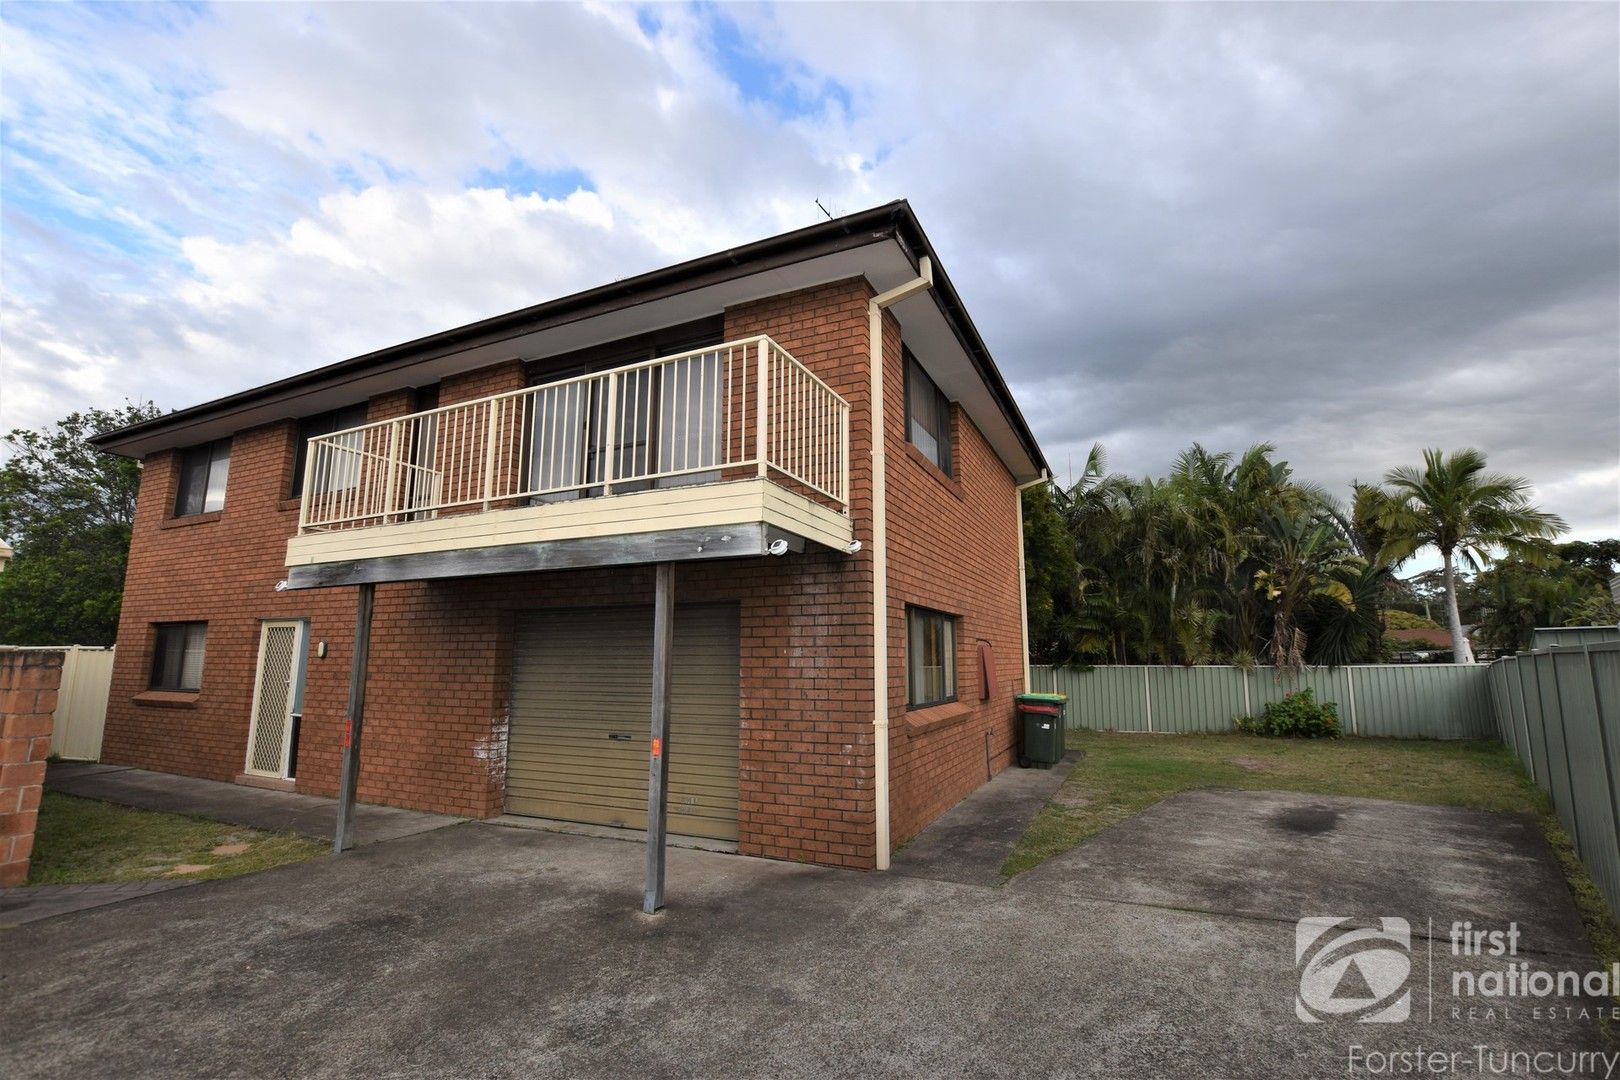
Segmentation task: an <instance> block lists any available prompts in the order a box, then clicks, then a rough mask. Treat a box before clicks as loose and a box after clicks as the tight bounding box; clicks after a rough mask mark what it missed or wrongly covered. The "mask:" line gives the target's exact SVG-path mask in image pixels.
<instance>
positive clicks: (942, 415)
mask: <svg viewBox="0 0 1620 1080" xmlns="http://www.w3.org/2000/svg"><path fill="white" fill-rule="evenodd" d="M905 355H906V438H907V439H908V440H910V442H911V445H912V446H915V447H916V448H917V449H918V450H920V451H922V455H923V457H925V458H927V459H928V460H929V461H931V462H933V463H934V464H935V465H937V466H939V468H940V471H941V472H943V473H945V475H947V476H950V475H952V469H951V403H950V402H949V401H947V400H946V398H945V395H944V394H942V393H940V390H939V387H938V386H935V385H934V380H933V379H930V378H929V377H928V372H926V371H924V370H923V369H922V365H921V364H919V363H917V358H916V357H915V356H912V355H911V352H910V351H909V350H907V352H906V354H905Z"/></svg>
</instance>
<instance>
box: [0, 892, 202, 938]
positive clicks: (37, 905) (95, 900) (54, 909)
mask: <svg viewBox="0 0 1620 1080" xmlns="http://www.w3.org/2000/svg"><path fill="white" fill-rule="evenodd" d="M195 884H197V883H196V882H195V881H123V882H118V883H116V884H110V885H24V886H19V887H18V888H14V889H0V929H4V928H5V927H8V926H21V925H22V924H23V923H27V922H33V921H34V920H36V919H49V918H51V917H53V916H56V915H68V914H71V913H73V912H75V911H87V910H89V909H90V908H94V907H102V906H104V905H106V904H118V903H122V902H123V901H125V900H133V899H134V898H135V897H137V896H150V895H152V894H153V893H160V892H168V891H169V890H170V889H181V888H184V887H186V886H187V885H195Z"/></svg>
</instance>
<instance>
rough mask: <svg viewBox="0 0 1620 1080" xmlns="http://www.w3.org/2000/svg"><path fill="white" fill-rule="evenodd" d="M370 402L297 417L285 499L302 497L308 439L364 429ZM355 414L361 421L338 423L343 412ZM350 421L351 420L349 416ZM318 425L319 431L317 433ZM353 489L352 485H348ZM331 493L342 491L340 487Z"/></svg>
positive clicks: (307, 459)
mask: <svg viewBox="0 0 1620 1080" xmlns="http://www.w3.org/2000/svg"><path fill="white" fill-rule="evenodd" d="M369 408H370V403H369V402H365V401H359V402H355V403H354V404H352V405H343V406H340V407H339V408H336V409H327V410H326V411H325V412H319V413H314V414H312V415H310V416H301V417H299V418H298V423H297V426H296V427H295V428H294V429H293V471H292V479H291V480H290V481H289V482H288V484H287V498H289V499H301V498H303V497H304V470H305V468H306V467H307V465H308V463H309V440H311V439H318V438H320V437H321V436H322V435H331V434H332V433H333V432H337V431H347V430H348V429H349V428H356V427H363V426H365V425H366V424H367V423H369V422H370V421H369V419H368V418H367V412H368V411H369ZM346 412H347V413H352V412H358V414H359V416H360V422H359V423H357V424H345V423H342V422H341V417H342V415H343V414H344V413H346ZM349 419H351V420H352V419H353V417H352V416H351V417H349ZM317 426H319V428H320V429H321V430H316V428H317ZM350 486H352V485H350ZM332 490H335V491H340V490H343V489H342V488H341V487H337V488H333V489H332Z"/></svg>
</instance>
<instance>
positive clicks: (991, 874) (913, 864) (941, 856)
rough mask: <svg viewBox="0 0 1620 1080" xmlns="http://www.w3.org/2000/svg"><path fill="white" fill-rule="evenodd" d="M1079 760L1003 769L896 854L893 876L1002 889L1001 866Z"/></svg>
mask: <svg viewBox="0 0 1620 1080" xmlns="http://www.w3.org/2000/svg"><path fill="white" fill-rule="evenodd" d="M1077 756H1078V755H1076V754H1070V755H1069V756H1068V757H1067V758H1065V759H1064V760H1063V761H1061V762H1059V763H1058V764H1057V765H1054V766H1053V767H1052V768H1050V769H1019V768H1011V769H1004V770H1003V771H1002V772H1001V773H1000V774H999V775H997V776H996V777H995V778H994V779H992V780H991V781H990V782H989V783H987V784H985V785H983V786H982V787H980V788H979V789H978V790H977V791H975V792H974V793H973V794H971V795H969V796H968V797H967V798H965V799H963V800H962V801H961V802H959V803H957V804H956V805H955V806H953V807H951V809H949V810H947V811H946V812H945V813H944V814H943V815H941V816H940V817H939V818H938V819H936V820H935V821H934V822H933V823H931V824H930V825H929V826H928V828H926V829H924V830H923V831H922V832H921V833H920V834H919V835H918V836H917V838H916V839H914V840H913V841H912V842H911V843H909V844H907V845H906V846H905V847H904V848H902V849H901V850H900V851H898V852H896V853H895V855H894V858H893V859H892V860H891V861H890V864H889V870H890V872H891V873H895V874H902V875H904V876H906V877H920V878H932V879H933V880H935V881H956V882H961V883H962V884H964V885H1000V884H1001V866H1002V864H1003V863H1005V862H1006V861H1007V856H1009V855H1011V854H1012V852H1013V848H1015V847H1017V846H1018V840H1019V838H1020V837H1022V836H1023V835H1024V830H1025V829H1026V828H1028V827H1029V823H1030V821H1031V820H1033V819H1034V817H1035V815H1036V814H1038V813H1040V811H1041V808H1042V807H1044V806H1045V805H1046V804H1047V802H1048V800H1050V799H1051V798H1052V796H1053V795H1055V794H1057V791H1058V789H1059V788H1061V787H1062V786H1063V781H1064V780H1066V779H1068V776H1069V770H1070V769H1071V768H1073V767H1074V761H1075V758H1076V757H1077Z"/></svg>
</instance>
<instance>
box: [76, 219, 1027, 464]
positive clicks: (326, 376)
mask: <svg viewBox="0 0 1620 1080" xmlns="http://www.w3.org/2000/svg"><path fill="white" fill-rule="evenodd" d="M895 256H899V257H895ZM924 256H926V257H927V258H928V259H929V260H930V262H931V263H932V264H933V278H934V287H933V288H932V289H930V290H928V291H927V292H926V293H924V294H920V295H919V296H918V297H916V298H913V299H910V300H906V301H902V302H901V303H900V304H898V305H896V306H895V307H894V308H893V309H891V310H892V311H893V312H894V313H895V314H896V317H898V318H900V319H901V320H902V324H903V325H904V326H906V330H907V332H908V334H909V332H910V330H911V326H910V325H909V324H908V322H907V320H914V321H917V322H918V327H919V332H923V333H927V332H929V330H930V328H931V327H933V326H934V325H935V324H938V326H940V327H942V328H943V330H944V331H946V332H948V339H949V340H953V341H954V345H955V347H956V349H959V350H960V353H961V355H962V356H963V357H965V359H966V361H967V363H968V364H970V365H971V369H972V372H973V373H974V375H976V380H975V381H977V382H978V383H979V384H980V385H981V386H982V387H983V388H984V390H985V391H987V393H986V394H972V393H970V392H969V391H970V388H969V387H967V386H966V384H965V382H964V381H963V380H961V379H958V380H957V381H956V383H955V385H947V383H950V382H951V380H950V379H949V378H948V377H947V378H939V377H937V376H936V381H938V382H940V383H941V385H942V387H943V388H944V389H946V391H947V393H950V394H951V396H953V397H959V398H961V399H962V401H963V405H964V408H967V407H968V405H969V399H970V398H971V399H972V405H973V409H972V410H970V415H972V416H973V418H974V420H975V422H977V423H978V424H979V426H980V428H981V430H984V431H985V434H986V436H987V437H988V438H990V441H991V443H992V445H993V446H995V447H996V449H997V452H998V454H1000V456H1001V457H1002V459H1003V461H1005V462H1007V464H1008V466H1009V468H1011V469H1012V471H1013V473H1014V475H1015V476H1018V477H1019V478H1020V479H1031V478H1033V477H1034V476H1038V475H1040V473H1041V472H1042V471H1044V470H1046V469H1047V463H1046V459H1045V457H1044V456H1043V455H1042V454H1041V451H1040V447H1039V446H1038V445H1037V443H1036V441H1035V436H1034V434H1033V433H1032V432H1031V431H1030V429H1029V425H1028V423H1027V422H1026V421H1025V419H1024V416H1023V413H1022V412H1021V411H1020V410H1019V408H1018V404H1017V402H1015V401H1014V400H1013V397H1012V391H1011V390H1009V389H1008V387H1007V383H1006V380H1005V379H1004V378H1003V377H1002V375H1001V372H1000V370H999V369H998V368H997V366H996V363H995V361H994V359H993V358H992V357H991V355H990V350H989V348H988V347H987V346H986V345H985V343H984V340H983V338H982V337H980V335H979V332H978V329H977V327H975V326H974V324H973V320H972V318H971V317H970V316H969V315H968V313H967V310H966V308H965V307H964V306H963V304H962V301H961V298H960V297H959V296H958V295H957V292H956V289H955V287H954V286H953V285H952V283H951V279H950V276H949V275H948V274H947V273H946V272H945V269H944V266H943V265H942V264H941V262H940V260H939V257H938V255H937V254H936V253H935V251H934V247H933V245H932V244H931V243H930V242H929V240H928V236H927V234H926V233H924V232H923V229H922V224H921V223H920V222H919V221H918V220H917V216H916V214H915V212H914V211H913V210H912V209H911V204H910V203H908V202H906V201H905V200H903V199H902V200H898V201H896V202H891V203H887V204H885V205H883V206H878V207H873V208H872V209H870V210H862V211H859V212H857V213H853V214H848V215H845V216H843V217H838V218H833V219H831V220H829V221H825V222H821V223H818V224H816V225H812V226H809V227H808V228H803V229H797V230H794V231H792V232H787V233H782V234H780V235H777V236H772V237H768V238H766V239H763V240H758V241H755V242H754V243H751V244H746V245H743V246H741V247H737V248H731V249H728V250H726V251H717V252H715V253H713V254H711V255H705V256H703V257H701V258H697V259H692V260H689V261H687V262H683V263H677V264H676V265H673V266H668V267H664V268H662V269H659V270H653V271H650V272H648V273H645V274H639V275H637V276H635V277H630V278H625V279H623V280H621V281H616V282H613V283H611V284H607V285H600V286H597V287H595V288H592V289H586V290H585V291H583V292H577V293H573V294H571V295H568V296H563V297H559V298H557V299H555V300H548V301H546V302H545V303H541V304H535V305H533V306H531V307H526V308H522V309H520V310H517V311H512V312H508V313H506V314H504V315H497V316H494V317H493V318H488V319H483V320H480V321H478V322H473V323H468V324H466V325H464V326H458V327H454V328H452V329H449V330H444V331H441V332H439V333H435V334H430V335H428V336H427V337H422V338H417V339H416V340H413V341H407V342H402V343H401V344H398V345H391V346H389V347H387V348H384V349H379V350H376V351H374V352H369V353H364V354H362V355H360V356H355V357H351V358H349V359H347V360H342V361H339V362H337V363H334V364H328V365H325V366H323V367H318V368H314V369H312V370H310V371H306V372H301V373H299V374H297V375H292V376H289V377H288V378H285V379H279V380H277V381H275V382H269V383H265V384H263V385H261V386H257V387H254V388H252V389H249V390H244V391H241V392H239V393H236V394H230V395H227V396H225V397H221V398H216V399H215V400H213V401H207V402H204V403H202V404H200V405H193V406H191V407H189V408H185V409H180V410H177V411H175V412H172V413H168V414H166V415H164V416H161V417H158V418H156V419H153V420H146V421H142V422H141V423H138V424H131V425H129V426H128V427H123V428H119V429H117V430H114V431H109V432H107V433H105V434H102V435H99V436H96V437H95V438H94V439H92V440H91V443H92V444H93V445H94V446H96V447H98V448H99V449H101V450H105V451H108V452H111V453H117V454H123V455H126V456H130V457H140V456H144V455H145V454H148V453H152V452H154V451H156V450H161V449H172V448H174V447H177V446H184V445H191V444H193V443H196V442H201V441H205V440H206V439H208V438H218V437H221V436H222V435H224V434H228V433H230V431H232V430H239V429H241V428H245V427H251V426H256V425H258V424H262V423H266V422H270V421H272V420H275V419H278V418H292V417H296V416H299V415H309V414H310V413H312V412H319V411H322V410H323V409H324V408H326V407H330V405H331V403H332V402H333V401H335V400H336V396H335V395H337V394H338V393H339V392H340V389H341V390H344V391H347V392H348V393H349V394H350V397H349V399H348V400H350V401H352V400H354V399H355V398H357V397H360V396H362V395H364V396H371V394H372V393H375V392H383V390H385V389H392V388H397V386H399V385H423V384H425V383H426V382H427V381H437V379H438V378H439V377H442V375H443V374H445V373H453V372H454V371H459V370H471V369H472V367H476V366H482V365H483V364H484V363H493V362H495V359H499V358H503V357H504V356H510V355H511V352H512V349H513V348H514V346H515V343H516V342H518V341H519V340H528V341H531V342H537V341H539V340H540V339H541V336H547V337H548V338H550V339H555V342H556V345H555V348H556V351H564V346H565V345H567V346H570V347H579V345H578V342H579V341H580V340H583V339H584V338H586V337H588V336H589V334H590V333H592V332H593V331H594V332H596V333H602V332H605V331H606V330H607V329H608V328H610V327H611V325H612V324H613V323H614V322H615V320H614V319H613V318H611V317H612V316H616V315H617V316H622V317H621V318H619V319H618V320H617V322H619V323H622V324H627V323H629V322H630V321H632V319H633V318H634V317H635V315H634V313H635V312H637V311H638V310H641V309H647V314H646V315H645V317H644V318H656V317H657V312H658V311H659V310H662V311H664V312H665V315H666V317H668V321H667V322H666V323H665V325H669V324H672V323H673V322H675V321H677V318H675V317H673V316H672V314H671V313H678V314H680V316H681V317H690V315H691V311H690V310H687V311H685V312H679V311H678V309H679V308H680V303H679V302H680V301H681V300H683V299H685V298H687V297H691V296H695V295H696V294H699V293H702V294H704V297H705V299H704V301H703V302H706V303H710V304H713V303H720V302H722V301H723V299H724V297H726V296H728V295H731V296H748V295H777V294H779V293H781V292H786V291H792V289H794V288H798V287H803V286H801V285H794V284H791V282H793V281H794V280H796V279H795V276H794V275H793V274H792V273H791V270H792V269H793V268H796V267H807V266H809V265H810V264H811V263H815V264H816V266H817V270H818V272H821V273H834V272H837V273H843V274H844V276H846V277H850V276H858V275H859V274H863V273H864V274H865V275H866V276H867V277H868V278H869V279H876V280H874V281H873V284H874V286H876V287H878V288H880V290H881V289H882V288H888V287H892V286H893V285H894V284H899V283H900V282H901V281H903V280H906V279H908V278H909V277H910V276H914V275H915V273H916V269H917V267H918V265H919V260H920V259H921V258H922V257H924ZM801 277H802V275H801ZM821 280H822V281H828V280H835V279H834V278H831V277H823V278H822V279H821ZM744 281H747V282H749V283H751V284H753V285H754V287H755V288H756V289H757V288H776V292H775V293H771V292H763V293H754V294H750V293H745V292H743V291H741V286H740V285H739V283H742V282H744ZM925 298H926V299H925ZM730 302H737V301H730ZM688 307H689V308H690V307H691V305H688ZM925 310H926V311H927V312H928V313H927V314H924V312H925ZM935 337H936V339H937V340H940V341H945V340H947V338H946V335H945V333H944V332H936V333H935ZM609 340H610V339H609ZM501 349H504V350H505V351H504V353H501V352H500V350H501ZM485 350H490V351H488V352H485ZM486 357H490V358H488V359H486ZM455 358H461V359H463V360H464V361H467V362H466V363H461V364H457V363H456V362H455ZM472 361H476V363H473V362H472ZM404 369H411V370H410V371H406V370H404ZM389 375H392V376H393V381H394V385H391V386H390V385H386V384H384V383H383V382H380V381H379V380H380V379H382V378H384V377H386V376H389ZM947 375H948V373H947ZM410 376H416V377H419V379H420V380H421V381H419V382H416V383H412V382H408V381H405V382H402V381H401V380H402V379H405V378H407V377H410ZM368 387H369V388H370V389H368ZM952 391H956V392H955V393H952ZM232 421H235V427H234V428H233V427H232V426H231V424H232ZM996 421H999V423H997V422H996ZM997 428H1001V429H1002V430H1003V431H1004V432H1005V434H1006V436H1007V438H1005V439H998V438H997V435H998V434H1000V432H998V431H997V430H996V429H997ZM1014 459H1022V460H1016V461H1015V460H1014Z"/></svg>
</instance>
